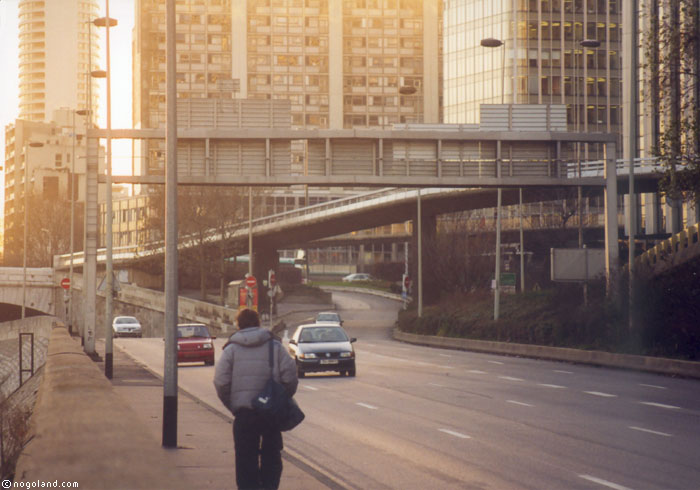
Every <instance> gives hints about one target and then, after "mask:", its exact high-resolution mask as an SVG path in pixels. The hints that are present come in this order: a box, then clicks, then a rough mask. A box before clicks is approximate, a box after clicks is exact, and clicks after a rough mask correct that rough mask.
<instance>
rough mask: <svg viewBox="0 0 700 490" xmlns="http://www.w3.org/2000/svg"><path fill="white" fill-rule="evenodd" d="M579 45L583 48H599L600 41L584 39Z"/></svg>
mask: <svg viewBox="0 0 700 490" xmlns="http://www.w3.org/2000/svg"><path fill="white" fill-rule="evenodd" d="M579 44H580V45H581V46H582V47H584V48H597V47H599V46H600V41H598V40H597V39H584V40H583V41H581V42H580V43H579Z"/></svg>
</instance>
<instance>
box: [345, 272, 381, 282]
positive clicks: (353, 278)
mask: <svg viewBox="0 0 700 490" xmlns="http://www.w3.org/2000/svg"><path fill="white" fill-rule="evenodd" d="M373 279H374V278H373V277H372V276H370V275H369V274H365V273H362V272H358V273H356V274H348V275H347V276H345V277H344V278H343V282H359V281H371V280H373Z"/></svg>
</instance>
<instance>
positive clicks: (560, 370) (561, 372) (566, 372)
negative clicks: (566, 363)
mask: <svg viewBox="0 0 700 490" xmlns="http://www.w3.org/2000/svg"><path fill="white" fill-rule="evenodd" d="M554 372H555V373H560V374H574V373H573V372H572V371H564V370H562V369H555V370H554Z"/></svg>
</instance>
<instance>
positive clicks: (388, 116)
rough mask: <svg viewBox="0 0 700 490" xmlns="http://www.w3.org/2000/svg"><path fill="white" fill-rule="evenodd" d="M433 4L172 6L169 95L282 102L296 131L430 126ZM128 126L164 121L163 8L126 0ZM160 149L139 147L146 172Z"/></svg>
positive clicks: (436, 100) (436, 27)
mask: <svg viewBox="0 0 700 490" xmlns="http://www.w3.org/2000/svg"><path fill="white" fill-rule="evenodd" d="M441 9H442V0H425V1H422V0H343V1H341V0H235V1H232V0H182V1H180V2H178V3H177V6H176V12H177V34H176V35H177V61H178V65H177V72H178V74H177V76H178V80H177V81H178V83H177V93H178V97H179V98H201V97H204V98H221V97H229V98H230V97H232V96H233V97H240V98H256V99H290V100H291V103H292V124H293V126H295V127H304V128H333V129H342V128H351V127H391V125H392V124H395V123H403V122H426V123H437V122H439V121H440V83H439V80H440V66H441V63H440V56H441V43H440V41H439V37H440V35H441V25H440V22H441V20H440V15H441ZM135 26H136V27H135V32H136V35H135V38H134V43H135V45H134V102H133V104H134V107H133V113H134V124H135V125H136V126H137V127H144V128H146V127H151V128H152V127H158V126H163V125H164V124H165V6H164V4H163V2H161V1H156V0H137V2H136V22H135ZM159 151H160V150H155V151H154V150H153V145H151V148H150V149H149V153H150V154H149V155H148V161H149V164H148V166H149V167H150V168H151V170H155V171H158V170H159V167H160V166H161V164H162V159H161V163H158V162H159V157H158V155H159V154H160V153H159Z"/></svg>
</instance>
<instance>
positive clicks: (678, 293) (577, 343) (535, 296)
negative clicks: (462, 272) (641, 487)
mask: <svg viewBox="0 0 700 490" xmlns="http://www.w3.org/2000/svg"><path fill="white" fill-rule="evenodd" d="M627 298H628V283H627V281H626V280H625V279H624V278H620V279H619V280H617V281H616V282H615V284H614V285H613V287H612V290H611V294H609V295H607V296H606V294H605V284H604V283H603V282H597V283H594V284H591V286H589V295H588V305H584V304H583V299H582V287H581V286H580V285H569V284H564V285H562V284H558V285H556V287H551V288H548V289H544V290H541V291H527V292H525V293H523V294H502V295H501V306H500V315H499V316H500V318H499V320H498V321H494V320H493V296H492V294H491V293H490V292H488V291H474V292H469V293H454V294H451V295H445V294H444V295H442V296H441V297H440V299H439V300H438V301H437V302H436V303H434V304H432V305H428V306H426V307H425V308H424V311H423V316H422V317H421V318H418V316H417V312H416V309H415V304H413V305H411V307H409V309H408V310H406V311H402V312H401V313H400V314H399V328H400V329H401V330H402V331H405V332H410V333H416V334H422V335H436V336H442V337H459V338H469V339H477V340H493V341H500V342H516V343H523V344H537V345H546V346H556V347H570V348H576V349H586V350H601V351H608V352H617V353H625V354H637V355H645V356H659V357H668V358H676V359H685V360H694V361H700V264H699V263H695V264H693V265H690V266H688V267H687V268H685V270H683V271H682V272H676V273H674V274H673V276H672V277H671V276H662V277H660V278H655V279H652V278H646V279H645V278H640V279H639V280H638V284H637V286H636V287H635V294H634V298H635V300H634V307H633V308H632V315H633V317H632V319H633V322H632V325H631V327H630V323H629V310H630V309H629V307H628V301H627Z"/></svg>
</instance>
